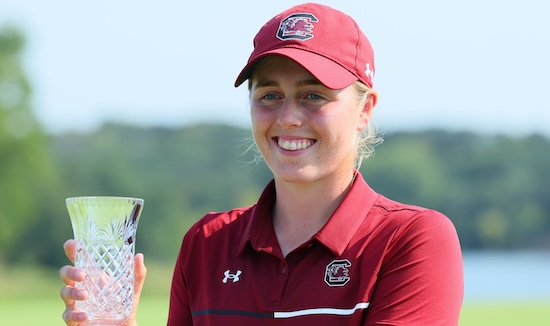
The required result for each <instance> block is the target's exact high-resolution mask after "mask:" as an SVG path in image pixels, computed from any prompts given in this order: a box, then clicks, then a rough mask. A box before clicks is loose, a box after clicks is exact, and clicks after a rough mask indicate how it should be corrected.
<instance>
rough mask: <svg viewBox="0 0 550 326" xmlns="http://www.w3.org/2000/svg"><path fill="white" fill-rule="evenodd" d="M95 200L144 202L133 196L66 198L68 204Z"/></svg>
mask: <svg viewBox="0 0 550 326" xmlns="http://www.w3.org/2000/svg"><path fill="white" fill-rule="evenodd" d="M94 199H111V200H117V199H120V200H132V201H138V202H144V200H143V198H139V197H131V196H72V197H67V198H65V201H66V202H69V201H75V200H94Z"/></svg>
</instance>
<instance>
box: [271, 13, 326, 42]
mask: <svg viewBox="0 0 550 326" xmlns="http://www.w3.org/2000/svg"><path fill="white" fill-rule="evenodd" d="M318 21H319V20H318V19H317V17H315V16H314V15H313V14H306V13H298V14H292V15H290V16H288V17H287V18H285V19H283V20H282V21H281V24H280V25H279V30H278V31H277V38H279V39H280V40H283V41H284V40H300V41H305V40H309V39H310V38H313V23H317V22H318Z"/></svg>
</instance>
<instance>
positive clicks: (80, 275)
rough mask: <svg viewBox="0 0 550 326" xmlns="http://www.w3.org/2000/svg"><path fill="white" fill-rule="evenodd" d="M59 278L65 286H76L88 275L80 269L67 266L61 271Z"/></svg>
mask: <svg viewBox="0 0 550 326" xmlns="http://www.w3.org/2000/svg"><path fill="white" fill-rule="evenodd" d="M59 277H60V278H61V280H63V282H65V284H67V285H74V283H75V282H80V281H84V279H85V278H86V274H85V273H84V271H83V270H82V269H80V268H77V267H74V266H70V265H65V266H63V267H61V268H60V269H59Z"/></svg>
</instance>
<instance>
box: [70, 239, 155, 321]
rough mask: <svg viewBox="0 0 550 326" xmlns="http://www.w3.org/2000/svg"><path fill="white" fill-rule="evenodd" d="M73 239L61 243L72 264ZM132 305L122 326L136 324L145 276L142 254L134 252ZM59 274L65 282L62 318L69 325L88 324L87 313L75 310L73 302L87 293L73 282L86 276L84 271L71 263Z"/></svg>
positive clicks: (73, 252) (73, 255) (83, 297)
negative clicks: (128, 315)
mask: <svg viewBox="0 0 550 326" xmlns="http://www.w3.org/2000/svg"><path fill="white" fill-rule="evenodd" d="M75 245H76V244H75V241H74V240H68V241H67V242H65V244H64V245H63V248H64V249H65V255H67V257H68V258H69V260H70V261H71V262H72V263H73V264H74V260H75V254H76V248H75ZM134 274H135V281H134V307H133V309H132V313H131V314H130V317H129V318H128V319H127V320H126V321H125V322H124V324H122V326H137V322H136V313H137V308H138V303H139V298H140V295H141V290H142V288H143V283H144V282H145V276H146V274H147V268H146V267H145V264H144V261H143V254H136V256H135V265H134ZM59 276H60V277H61V280H63V282H65V284H66V285H65V286H64V287H63V288H62V289H61V298H62V299H63V301H64V302H65V306H66V308H65V311H64V312H63V320H64V321H65V323H66V324H67V325H69V326H86V325H88V315H87V314H86V313H85V312H83V311H77V310H76V305H75V302H76V300H86V298H87V297H88V293H87V292H86V290H84V289H80V288H76V287H75V282H78V281H83V280H84V278H85V277H86V274H85V273H84V271H83V270H82V269H80V268H76V267H74V266H71V265H65V266H63V267H61V269H60V270H59Z"/></svg>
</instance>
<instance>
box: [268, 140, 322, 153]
mask: <svg viewBox="0 0 550 326" xmlns="http://www.w3.org/2000/svg"><path fill="white" fill-rule="evenodd" d="M313 143H315V141H314V140H311V139H281V138H278V139H277V144H278V145H279V147H280V148H282V149H285V150H287V151H297V150H300V149H306V148H308V147H310V146H311V145H313Z"/></svg>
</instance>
